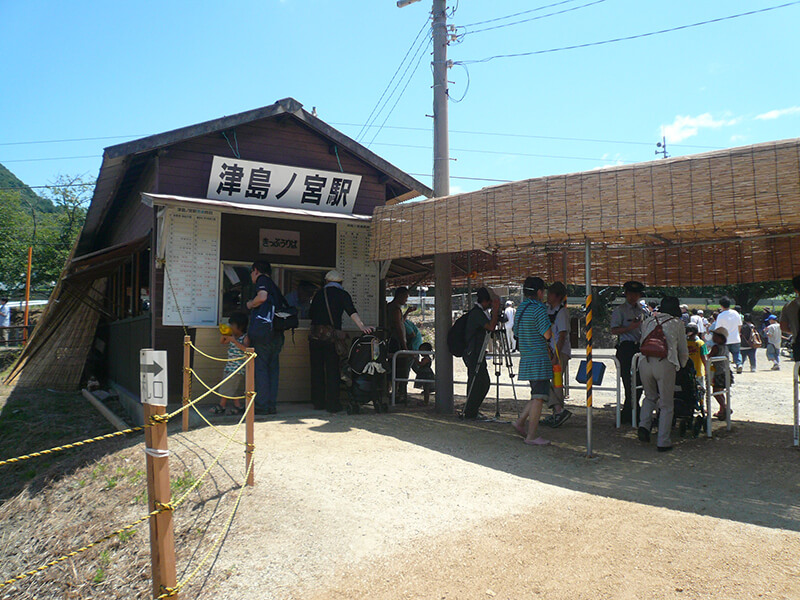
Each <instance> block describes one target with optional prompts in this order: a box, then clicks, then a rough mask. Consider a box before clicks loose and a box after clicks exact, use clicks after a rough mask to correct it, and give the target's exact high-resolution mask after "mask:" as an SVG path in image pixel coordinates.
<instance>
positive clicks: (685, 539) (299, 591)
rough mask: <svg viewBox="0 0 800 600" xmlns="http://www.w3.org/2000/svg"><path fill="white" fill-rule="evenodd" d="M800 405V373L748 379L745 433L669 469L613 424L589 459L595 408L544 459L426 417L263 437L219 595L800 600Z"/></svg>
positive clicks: (490, 426)
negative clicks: (796, 422) (797, 416)
mask: <svg viewBox="0 0 800 600" xmlns="http://www.w3.org/2000/svg"><path fill="white" fill-rule="evenodd" d="M760 358H761V357H760ZM787 366H793V365H791V364H788V365H787ZM509 391H510V390H509ZM573 397H574V398H575V400H576V401H577V399H578V398H580V397H581V394H580V392H577V391H575V392H573ZM611 398H612V396H609V397H608V401H609V402H610V400H611ZM790 398H791V373H790V370H789V369H788V368H786V369H785V370H784V371H781V372H779V373H773V372H767V371H760V372H758V373H755V374H750V373H746V374H743V375H742V376H740V377H739V378H737V383H736V387H735V388H734V396H733V406H734V409H735V411H736V413H735V417H736V421H735V424H734V425H735V426H734V429H733V431H731V432H726V431H724V428H721V426H720V424H717V425H716V427H717V429H716V430H715V436H714V438H713V439H711V440H707V439H702V438H701V439H697V440H692V439H685V440H677V444H676V449H675V451H674V452H672V453H671V454H668V455H660V454H657V453H656V452H655V448H654V447H652V446H649V447H643V446H641V445H640V444H639V443H638V442H637V441H636V440H635V436H634V432H633V431H632V430H631V429H630V428H624V429H620V430H616V429H615V428H614V427H613V413H612V411H611V410H609V409H598V410H596V411H595V415H596V417H595V424H596V432H597V438H596V439H597V441H596V447H597V450H598V453H599V456H600V457H599V458H598V459H596V460H591V461H590V460H587V459H586V458H584V451H583V444H584V440H585V429H584V425H585V417H584V413H583V411H582V410H581V409H579V408H576V416H575V417H574V418H573V419H572V420H571V421H570V422H569V423H568V424H567V425H565V426H564V427H563V428H561V429H559V430H556V431H553V432H552V434H551V438H552V439H553V440H554V445H553V446H551V447H549V448H539V449H533V448H529V447H527V446H524V445H523V444H522V443H521V441H520V439H519V438H518V437H517V436H516V435H514V434H513V432H512V431H511V428H510V427H509V426H508V425H504V424H499V423H487V424H474V425H473V424H466V423H463V422H461V421H458V420H457V419H454V418H450V417H448V418H443V417H440V416H437V415H435V414H434V413H433V412H432V411H429V410H422V409H420V410H410V411H407V412H398V413H394V414H389V415H374V414H363V415H358V416H351V417H348V416H345V415H337V416H333V417H327V416H323V415H322V414H320V413H309V414H308V415H306V416H301V417H296V418H295V417H293V418H278V419H273V420H270V421H265V422H260V423H258V424H257V428H256V444H257V456H258V461H259V462H258V470H257V473H256V487H255V488H254V489H253V490H252V491H248V492H247V493H246V494H245V498H244V500H243V503H242V507H241V509H240V513H239V515H238V517H237V519H236V522H235V524H234V526H233V529H232V531H231V532H230V535H229V537H228V540H227V543H226V545H225V547H224V549H223V551H222V553H221V555H220V557H219V558H218V561H217V564H216V567H215V576H214V578H213V579H212V581H211V582H210V583H209V585H208V586H206V589H205V590H204V595H205V596H207V597H215V598H231V599H233V598H237V599H248V598H253V599H262V598H320V599H322V598H377V599H383V598H386V599H389V598H435V599H440V598H448V599H450V598H492V597H499V598H509V599H510V598H514V599H516V598H548V599H550V598H565V599H566V598H590V597H591V598H640V597H651V598H659V599H660V598H720V599H726V600H727V599H731V598H754V597H759V596H762V597H768V598H787V599H788V598H800V583H798V581H800V578H799V577H798V576H800V567H798V563H797V560H796V556H797V555H798V553H799V552H800V504H799V502H798V496H797V490H798V489H800V470H798V469H797V468H796V466H797V465H796V463H797V461H798V460H800V453H798V451H797V450H795V449H793V448H792V447H791V427H790V426H788V424H789V423H791V419H792V412H791V401H790ZM506 405H508V406H510V404H508V403H505V404H504V406H506ZM492 408H493V407H492ZM190 435H191V436H192V438H193V439H194V440H195V441H197V442H198V443H199V444H201V445H204V446H205V445H208V447H209V449H212V448H213V446H214V445H215V444H218V443H219V441H218V440H217V438H216V436H215V435H214V434H213V432H208V431H206V430H201V431H196V432H193V433H191V434H190Z"/></svg>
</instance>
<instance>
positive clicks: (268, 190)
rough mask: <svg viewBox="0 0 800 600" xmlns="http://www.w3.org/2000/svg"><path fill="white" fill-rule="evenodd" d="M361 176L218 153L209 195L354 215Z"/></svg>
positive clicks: (282, 206) (212, 168) (211, 177)
mask: <svg viewBox="0 0 800 600" xmlns="http://www.w3.org/2000/svg"><path fill="white" fill-rule="evenodd" d="M360 185H361V175H352V174H349V173H337V172H335V171H322V170H320V169H301V168H300V167H291V166H288V165H275V164H271V163H259V162H253V161H249V160H240V159H238V158H227V157H224V156H215V157H214V161H213V163H212V164H211V174H210V175H209V178H208V192H207V193H206V196H207V197H208V198H211V199H214V200H227V201H229V202H240V203H244V204H259V205H262V206H276V207H281V208H300V209H306V210H317V211H323V212H331V213H338V214H351V213H352V212H353V206H354V205H355V202H356V196H357V195H358V188H359V186H360Z"/></svg>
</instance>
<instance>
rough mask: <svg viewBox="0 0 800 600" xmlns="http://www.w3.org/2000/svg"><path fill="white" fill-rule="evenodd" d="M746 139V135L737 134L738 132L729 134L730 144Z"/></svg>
mask: <svg viewBox="0 0 800 600" xmlns="http://www.w3.org/2000/svg"><path fill="white" fill-rule="evenodd" d="M746 139H747V136H746V135H741V134H739V133H735V134H733V135H732V136H731V143H732V144H736V143H739V142H743V141H745V140H746Z"/></svg>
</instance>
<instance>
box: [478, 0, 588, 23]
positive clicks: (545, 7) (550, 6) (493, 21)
mask: <svg viewBox="0 0 800 600" xmlns="http://www.w3.org/2000/svg"><path fill="white" fill-rule="evenodd" d="M570 2H577V0H561V2H556V3H554V4H547V5H545V6H539V7H538V8H532V9H530V10H523V11H522V12H516V13H514V14H511V15H506V16H505V17H496V18H494V19H487V20H486V21H476V22H475V23H467V24H466V25H463V26H462V27H474V26H475V25H485V24H486V23H496V22H497V21H505V20H506V19H513V18H514V17H519V16H520V15H527V14H529V13H532V12H537V11H540V10H547V9H548V8H554V7H556V6H562V5H564V4H569V3H570Z"/></svg>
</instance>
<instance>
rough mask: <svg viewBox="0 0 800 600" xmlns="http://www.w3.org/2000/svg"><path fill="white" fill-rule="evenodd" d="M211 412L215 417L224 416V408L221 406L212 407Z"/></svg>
mask: <svg viewBox="0 0 800 600" xmlns="http://www.w3.org/2000/svg"><path fill="white" fill-rule="evenodd" d="M211 411H212V412H213V413H214V414H215V415H224V414H225V407H224V406H222V405H221V404H217V405H216V406H214V408H212V409H211Z"/></svg>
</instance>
